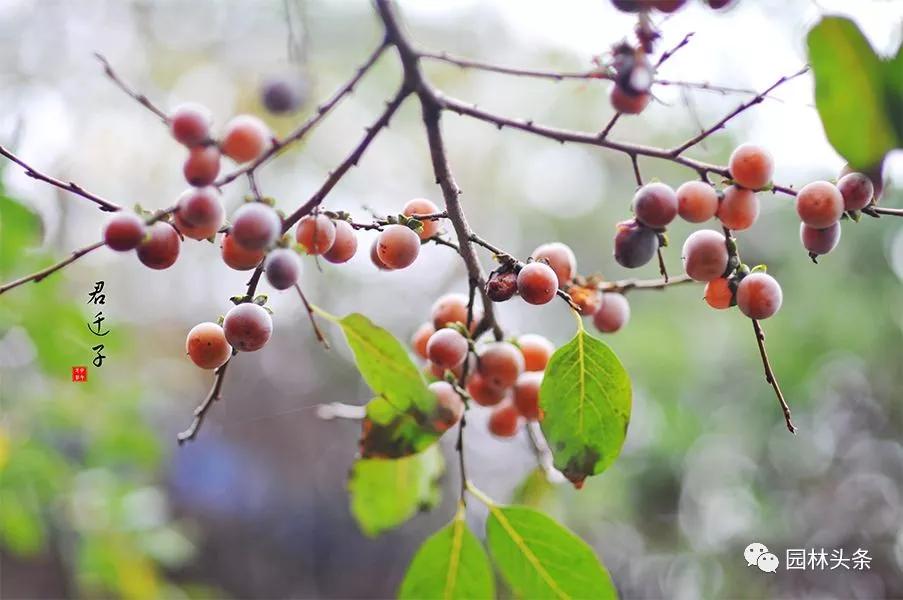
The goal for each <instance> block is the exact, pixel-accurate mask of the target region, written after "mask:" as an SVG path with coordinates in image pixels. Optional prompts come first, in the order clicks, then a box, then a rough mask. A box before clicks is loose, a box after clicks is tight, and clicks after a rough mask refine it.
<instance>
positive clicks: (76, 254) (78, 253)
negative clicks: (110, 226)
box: [0, 241, 104, 294]
mask: <svg viewBox="0 0 903 600" xmlns="http://www.w3.org/2000/svg"><path fill="white" fill-rule="evenodd" d="M103 245H104V242H103V241H100V242H94V243H93V244H91V245H90V246H85V247H84V248H79V249H78V250H73V251H72V253H71V254H69V256H68V257H67V258H66V259H65V260H61V261H60V262H58V263H56V264H53V265H50V266H49V267H47V268H46V269H41V270H40V271H38V272H36V273H32V274H31V275H26V276H25V277H21V278H19V279H16V280H15V281H10V282H9V283H5V284H3V285H2V286H0V294H3V293H5V292H8V291H9V290H11V289H13V288H16V287H19V286H20V285H22V284H23V283H28V282H29V281H34V282H35V283H37V282H39V281H41V280H42V279H44V278H45V277H47V276H48V275H50V274H51V273H54V272H56V271H59V270H60V269H62V268H63V267H65V266H67V265H70V264H72V263H74V262H75V261H76V260H78V259H79V258H81V257H82V256H84V255H85V254H87V253H89V252H93V251H94V250H97V249H98V248H100V247H101V246H103Z"/></svg>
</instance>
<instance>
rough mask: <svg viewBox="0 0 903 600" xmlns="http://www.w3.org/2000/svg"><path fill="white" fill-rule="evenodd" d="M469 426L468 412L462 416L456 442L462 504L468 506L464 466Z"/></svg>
mask: <svg viewBox="0 0 903 600" xmlns="http://www.w3.org/2000/svg"><path fill="white" fill-rule="evenodd" d="M466 426H467V411H466V410H465V411H464V414H463V415H461V421H460V422H459V423H458V439H457V440H456V441H455V451H456V452H457V453H458V472H459V473H460V476H461V503H462V504H464V505H465V506H467V498H465V492H466V491H467V469H466V468H465V465H464V427H466Z"/></svg>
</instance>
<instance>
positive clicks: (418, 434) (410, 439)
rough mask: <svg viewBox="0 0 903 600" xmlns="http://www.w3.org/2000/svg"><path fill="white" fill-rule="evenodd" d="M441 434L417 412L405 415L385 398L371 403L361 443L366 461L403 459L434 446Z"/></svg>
mask: <svg viewBox="0 0 903 600" xmlns="http://www.w3.org/2000/svg"><path fill="white" fill-rule="evenodd" d="M440 435H441V434H440V433H438V432H437V431H436V430H435V429H433V428H432V427H431V426H430V424H429V420H428V419H427V417H426V416H425V415H424V414H423V413H421V412H420V411H419V410H417V409H414V408H412V409H410V410H408V411H407V412H401V411H399V410H397V409H396V408H395V406H394V405H393V404H391V403H389V402H388V401H387V400H386V399H385V398H374V399H373V400H371V401H370V402H368V403H367V416H366V418H365V419H364V421H363V430H362V434H361V440H360V450H361V456H363V457H364V458H402V457H404V456H410V455H411V454H415V453H417V452H420V451H422V450H425V449H426V448H428V447H429V446H431V445H432V444H433V443H434V442H435V441H436V440H438V439H439V437H440Z"/></svg>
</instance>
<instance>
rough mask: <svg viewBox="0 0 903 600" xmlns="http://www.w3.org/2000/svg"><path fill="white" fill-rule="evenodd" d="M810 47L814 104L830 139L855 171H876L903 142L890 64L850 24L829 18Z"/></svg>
mask: <svg viewBox="0 0 903 600" xmlns="http://www.w3.org/2000/svg"><path fill="white" fill-rule="evenodd" d="M807 42H808V46H809V64H810V65H811V67H812V72H813V74H814V76H815V105H816V107H817V108H818V113H819V115H820V116H821V120H822V124H823V125H824V128H825V134H826V135H827V136H828V140H829V141H830V142H831V144H832V145H833V146H834V149H835V150H837V152H838V153H839V154H840V155H841V156H843V157H844V158H846V159H847V161H849V163H850V165H851V166H852V167H853V168H854V169H857V170H865V169H869V168H870V167H874V166H875V165H877V164H879V163H880V162H881V160H882V159H883V158H884V155H885V154H887V153H888V152H890V151H891V150H893V149H894V148H896V147H898V146H899V145H900V143H901V139H903V135H901V134H903V132H901V131H900V130H899V128H897V129H896V130H895V128H894V124H893V122H892V117H891V116H890V115H891V109H892V107H891V106H889V105H888V103H887V89H888V85H887V83H886V82H885V73H886V65H885V64H882V62H881V60H880V59H879V58H878V56H877V55H876V54H875V51H874V50H873V49H872V47H871V45H870V44H869V42H868V40H867V39H866V38H865V36H864V35H863V34H862V32H861V31H860V30H859V28H858V27H857V26H856V24H855V23H853V21H851V20H849V19H845V18H841V17H825V18H824V19H822V20H821V21H820V22H819V23H818V24H816V25H815V27H813V28H812V29H811V30H810V31H809V35H808V37H807ZM899 108H900V106H899V104H897V109H899Z"/></svg>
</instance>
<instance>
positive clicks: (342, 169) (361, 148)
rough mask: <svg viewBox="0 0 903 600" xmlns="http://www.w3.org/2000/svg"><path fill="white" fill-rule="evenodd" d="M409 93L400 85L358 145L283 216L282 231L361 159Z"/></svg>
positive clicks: (310, 207) (305, 211)
mask: <svg viewBox="0 0 903 600" xmlns="http://www.w3.org/2000/svg"><path fill="white" fill-rule="evenodd" d="M410 94H411V90H410V89H408V88H407V87H406V86H402V87H401V89H399V90H398V92H397V93H396V94H395V96H394V97H393V98H392V99H391V100H389V101H388V102H387V103H386V108H385V110H384V111H383V113H382V114H381V115H380V116H379V118H378V119H377V120H376V121H375V122H374V123H373V124H372V125H371V126H370V127H367V129H366V131H367V132H366V134H365V135H364V137H363V139H362V140H361V141H360V143H358V145H357V146H356V147H355V148H354V150H352V152H351V154H349V155H348V157H347V158H345V160H343V161H342V163H341V164H340V165H339V166H338V167H337V168H336V169H335V170H334V171H332V172H331V173H330V174H329V177H327V178H326V181H325V182H324V183H323V185H322V186H321V187H320V189H318V190H317V191H316V192H315V193H314V195H313V196H311V197H310V199H309V200H308V201H307V202H305V203H304V204H302V205H301V206H300V207H298V209H297V210H295V212H293V213H292V214H290V215H289V216H288V217H286V218H285V222H284V223H283V225H282V231H283V233H284V232H286V231H288V230H289V229H290V228H291V226H292V225H294V224H295V223H297V222H298V221H299V220H300V219H301V217H303V216H305V215H307V214H309V213H310V212H311V211H312V210H313V209H314V208H316V207H317V206H319V205H320V203H321V202H322V201H323V200H324V199H325V198H326V196H327V195H328V194H329V192H330V191H331V190H332V188H333V187H335V185H336V184H337V183H338V182H339V180H341V179H342V177H343V176H344V175H345V173H346V172H347V171H348V169H350V168H351V167H353V166H355V165H357V163H358V161H359V160H360V159H361V156H363V155H364V152H366V150H367V148H368V147H369V146H370V143H371V142H372V141H373V140H374V139H376V136H377V135H378V134H379V132H380V131H382V130H383V129H384V128H386V127H388V126H389V121H390V120H391V119H392V116H393V115H394V114H395V111H397V110H398V108H399V107H400V106H401V104H402V103H403V102H404V100H405V98H407V97H408V96H409V95H410Z"/></svg>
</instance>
